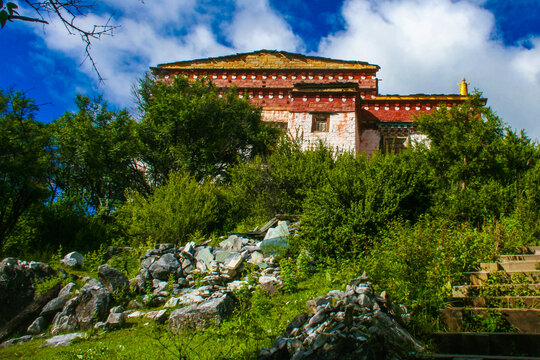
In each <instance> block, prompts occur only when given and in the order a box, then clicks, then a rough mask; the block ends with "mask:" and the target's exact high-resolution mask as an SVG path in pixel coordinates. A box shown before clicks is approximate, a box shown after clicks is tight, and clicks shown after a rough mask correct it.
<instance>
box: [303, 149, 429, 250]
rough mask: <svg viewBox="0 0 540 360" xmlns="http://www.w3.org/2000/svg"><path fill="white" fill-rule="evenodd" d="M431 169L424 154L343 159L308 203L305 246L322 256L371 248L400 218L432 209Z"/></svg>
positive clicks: (412, 217)
mask: <svg viewBox="0 0 540 360" xmlns="http://www.w3.org/2000/svg"><path fill="white" fill-rule="evenodd" d="M428 174H429V169H427V168H426V167H425V165H424V162H423V159H422V157H421V155H420V154H418V153H415V152H405V153H403V154H400V155H379V154H376V155H374V156H372V157H370V158H367V157H364V156H357V157H354V156H353V155H350V154H345V155H342V156H339V157H338V158H337V160H336V162H335V166H334V168H333V169H331V170H330V171H329V172H328V177H327V179H326V180H325V182H324V184H323V186H322V187H321V188H320V189H317V190H313V191H310V193H309V194H308V196H307V198H306V202H305V205H304V216H303V217H302V228H301V234H300V237H299V238H298V239H297V241H299V243H300V247H303V248H305V249H307V250H308V251H309V252H310V254H312V255H313V256H315V257H318V258H324V257H327V256H330V257H337V258H339V257H350V256H353V257H354V256H355V255H358V254H359V253H361V252H363V251H365V250H367V249H369V248H370V247H371V244H372V242H373V239H374V237H376V236H377V234H378V233H379V232H380V231H382V230H384V229H385V228H386V225H387V224H388V223H389V222H390V221H392V220H394V219H397V218H403V219H410V220H414V219H416V218H417V217H418V216H420V215H421V214H422V213H423V212H424V211H426V209H427V208H428V207H429V203H430V201H429V195H430V192H429V189H430V187H431V183H430V179H429V176H428Z"/></svg>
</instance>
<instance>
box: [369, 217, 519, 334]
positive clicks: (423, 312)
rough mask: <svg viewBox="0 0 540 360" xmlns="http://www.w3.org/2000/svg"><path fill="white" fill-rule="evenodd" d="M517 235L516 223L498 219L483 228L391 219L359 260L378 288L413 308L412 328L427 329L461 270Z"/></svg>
mask: <svg viewBox="0 0 540 360" xmlns="http://www.w3.org/2000/svg"><path fill="white" fill-rule="evenodd" d="M515 235H516V232H515V229H513V228H512V227H511V226H506V224H505V223H501V222H497V221H494V222H488V223H486V224H485V226H484V228H483V230H478V229H476V228H474V227H472V226H470V225H469V224H466V223H465V224H456V223H453V222H450V221H441V220H430V219H427V218H424V219H421V220H420V221H418V222H417V223H416V224H414V225H412V224H410V223H406V222H395V223H393V224H392V226H391V227H389V229H388V230H387V231H386V233H385V234H384V236H382V237H381V239H380V241H378V242H377V243H376V244H375V246H374V247H373V249H372V250H371V251H370V252H369V254H368V255H367V256H366V257H365V258H363V259H361V262H362V264H363V266H364V268H365V269H366V271H367V273H368V275H369V276H370V277H371V278H372V280H373V281H374V282H375V283H376V284H377V287H378V288H380V289H382V290H386V291H388V293H389V294H391V295H392V297H393V298H394V299H395V300H396V301H397V302H400V303H403V304H405V305H406V306H407V307H408V308H409V309H410V310H412V316H413V324H414V326H415V327H416V330H417V331H419V332H429V331H432V330H433V327H435V326H436V319H437V317H438V310H439V309H440V308H441V307H442V306H443V304H444V302H445V299H446V298H447V297H449V296H450V295H451V286H452V285H455V284H460V283H461V281H462V273H463V272H466V271H475V270H477V267H478V266H479V263H480V262H486V261H492V260H495V259H496V257H497V256H498V255H499V254H500V252H501V250H502V249H508V248H512V247H514V246H515V245H516V244H517V243H518V241H519V240H516V238H515Z"/></svg>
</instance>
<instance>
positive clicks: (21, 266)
mask: <svg viewBox="0 0 540 360" xmlns="http://www.w3.org/2000/svg"><path fill="white" fill-rule="evenodd" d="M54 275H55V272H54V270H53V269H52V268H51V267H50V266H48V265H47V264H44V263H37V262H30V263H27V262H26V261H20V260H17V259H15V258H5V259H4V260H2V261H1V262H0V328H2V327H4V326H5V325H6V324H7V322H8V321H10V320H11V319H13V318H14V317H15V316H17V315H18V314H20V313H21V312H22V311H23V310H24V309H25V308H27V307H28V306H29V305H30V304H32V303H33V301H34V284H36V283H39V282H42V281H44V280H45V279H46V278H48V277H51V276H54ZM37 315H39V310H38V313H37V314H36V315H35V316H37ZM29 321H32V319H29ZM27 325H28V324H26V326H27ZM26 326H25V327H24V328H26Z"/></svg>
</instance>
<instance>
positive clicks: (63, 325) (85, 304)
mask: <svg viewBox="0 0 540 360" xmlns="http://www.w3.org/2000/svg"><path fill="white" fill-rule="evenodd" d="M110 300H111V293H110V292H109V291H108V290H107V289H105V288H104V287H103V286H101V284H100V283H99V282H93V281H89V282H88V283H87V284H86V285H85V286H83V288H82V289H81V290H80V292H79V293H78V294H77V295H76V296H74V297H73V298H71V299H70V300H68V302H67V303H66V305H65V306H64V308H63V309H62V311H61V312H59V313H57V314H56V316H55V317H54V319H53V326H52V330H51V333H52V334H53V335H56V334H59V333H62V332H66V331H73V330H78V329H81V330H86V329H89V328H90V327H92V325H93V323H94V322H96V321H104V320H105V318H106V317H107V315H108V312H109V303H110Z"/></svg>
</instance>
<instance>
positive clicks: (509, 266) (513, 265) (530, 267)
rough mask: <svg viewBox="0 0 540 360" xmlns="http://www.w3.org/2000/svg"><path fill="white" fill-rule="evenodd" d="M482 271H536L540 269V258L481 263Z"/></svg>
mask: <svg viewBox="0 0 540 360" xmlns="http://www.w3.org/2000/svg"><path fill="white" fill-rule="evenodd" d="M480 270H482V271H489V272H491V271H499V270H504V271H534V270H540V260H510V261H501V262H497V263H480Z"/></svg>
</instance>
